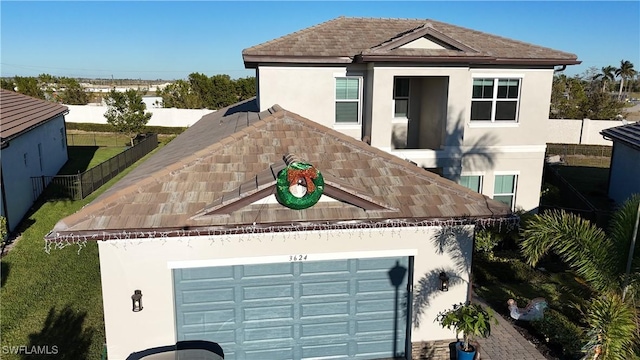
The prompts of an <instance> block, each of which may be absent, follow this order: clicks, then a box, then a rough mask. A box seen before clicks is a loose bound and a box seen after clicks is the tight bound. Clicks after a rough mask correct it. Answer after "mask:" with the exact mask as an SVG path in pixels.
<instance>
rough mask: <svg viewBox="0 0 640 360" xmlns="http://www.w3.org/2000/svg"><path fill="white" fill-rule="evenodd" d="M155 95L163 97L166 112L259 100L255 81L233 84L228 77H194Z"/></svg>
mask: <svg viewBox="0 0 640 360" xmlns="http://www.w3.org/2000/svg"><path fill="white" fill-rule="evenodd" d="M156 94H157V95H158V96H160V97H162V106H163V107H165V108H173V107H175V108H179V109H205V108H206V109H212V110H213V109H220V108H223V107H225V106H229V105H232V104H235V103H237V102H238V101H242V100H246V99H249V98H251V97H254V96H256V78H255V77H253V76H250V77H246V78H240V79H236V80H233V79H231V77H229V75H214V76H211V77H208V76H207V75H205V74H201V73H191V74H189V77H188V78H187V79H186V80H177V81H175V82H173V83H171V84H169V85H167V86H166V87H165V88H164V89H162V90H158V91H157V93H156Z"/></svg>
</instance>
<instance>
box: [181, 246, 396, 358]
mask: <svg viewBox="0 0 640 360" xmlns="http://www.w3.org/2000/svg"><path fill="white" fill-rule="evenodd" d="M407 263H408V259H407V258H389V259H352V260H336V261H318V262H304V261H303V262H295V263H284V264H258V265H244V266H242V265H237V266H225V267H219V268H218V267H210V268H204V269H199V270H198V271H195V272H194V271H192V270H193V269H175V270H174V285H175V292H176V302H175V303H176V328H177V334H178V339H177V340H188V339H189V340H198V339H199V340H210V341H216V342H218V343H219V344H220V345H221V346H222V348H223V349H224V351H225V359H238V360H239V359H243V360H245V359H246V360H249V359H289V358H290V359H303V358H315V359H335V358H345V357H349V358H362V359H377V358H385V357H391V356H392V350H394V346H393V344H394V339H395V343H396V349H400V350H398V351H399V352H400V353H403V352H404V339H405V333H404V331H405V327H406V322H405V321H406V319H404V318H403V317H402V313H403V310H402V304H406V303H407V301H406V299H404V300H403V299H402V296H403V295H405V294H406V290H405V287H406V276H405V279H404V281H403V282H402V284H400V287H399V289H401V291H400V293H398V294H397V296H398V304H396V303H395V298H396V288H395V287H393V285H392V284H391V282H390V280H389V270H390V269H391V268H393V267H394V266H396V264H399V265H402V266H404V267H406V266H407ZM221 270H223V271H221ZM207 273H208V274H210V275H212V277H209V278H208V277H207ZM222 274H223V275H224V276H223V275H222ZM230 274H232V277H231V278H230V277H229V276H230ZM396 310H397V312H396ZM394 322H397V329H398V331H397V332H396V333H394V331H393V329H394Z"/></svg>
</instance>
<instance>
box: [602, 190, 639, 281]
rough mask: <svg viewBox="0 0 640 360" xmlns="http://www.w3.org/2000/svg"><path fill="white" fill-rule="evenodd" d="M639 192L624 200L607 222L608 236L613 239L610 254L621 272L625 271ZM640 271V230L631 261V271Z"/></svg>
mask: <svg viewBox="0 0 640 360" xmlns="http://www.w3.org/2000/svg"><path fill="white" fill-rule="evenodd" d="M638 203H640V194H635V195H633V196H632V197H630V198H629V199H627V201H625V202H624V203H623V204H622V206H621V207H620V208H618V209H617V210H616V212H615V213H614V214H613V216H612V217H611V221H610V222H609V224H610V225H609V237H610V238H611V239H612V240H613V241H614V244H613V245H614V248H615V250H614V251H613V252H612V254H611V256H612V257H613V258H615V262H616V263H617V264H618V265H619V269H618V272H619V273H620V274H623V273H624V272H625V271H626V266H627V258H628V256H629V247H630V245H631V237H632V236H633V227H634V225H635V221H636V216H637V211H638ZM638 271H640V232H639V233H638V234H637V235H636V244H635V250H634V256H633V262H632V272H638Z"/></svg>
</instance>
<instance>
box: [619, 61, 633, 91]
mask: <svg viewBox="0 0 640 360" xmlns="http://www.w3.org/2000/svg"><path fill="white" fill-rule="evenodd" d="M635 74H636V71H635V70H634V69H633V64H632V63H631V61H629V60H620V67H619V68H617V69H616V76H619V77H620V90H618V98H619V99H620V100H622V88H623V86H624V80H625V79H628V78H631V77H633V76H634V75H635Z"/></svg>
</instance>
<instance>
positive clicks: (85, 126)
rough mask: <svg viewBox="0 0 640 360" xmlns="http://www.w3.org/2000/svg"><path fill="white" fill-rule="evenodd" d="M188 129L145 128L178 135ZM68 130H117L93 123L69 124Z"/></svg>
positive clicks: (159, 132) (152, 131)
mask: <svg viewBox="0 0 640 360" xmlns="http://www.w3.org/2000/svg"><path fill="white" fill-rule="evenodd" d="M186 129H187V128H186V127H166V126H145V132H150V133H156V134H166V135H178V134H181V133H182V132H183V131H185V130H186ZM67 130H80V131H89V132H109V133H110V132H114V131H115V129H114V128H113V126H111V125H109V124H92V123H67Z"/></svg>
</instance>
